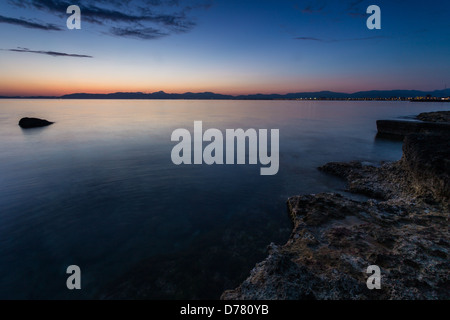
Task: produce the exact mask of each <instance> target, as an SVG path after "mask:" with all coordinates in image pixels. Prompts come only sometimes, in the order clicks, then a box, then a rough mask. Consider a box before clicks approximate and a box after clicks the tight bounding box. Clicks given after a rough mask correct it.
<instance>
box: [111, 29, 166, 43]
mask: <svg viewBox="0 0 450 320" xmlns="http://www.w3.org/2000/svg"><path fill="white" fill-rule="evenodd" d="M110 31H111V33H112V34H114V35H116V36H119V37H130V38H139V39H147V40H150V39H158V38H161V37H164V36H167V33H163V32H161V31H160V30H158V29H154V28H143V29H133V28H115V27H114V28H111V30H110Z"/></svg>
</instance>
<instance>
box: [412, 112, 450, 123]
mask: <svg viewBox="0 0 450 320" xmlns="http://www.w3.org/2000/svg"><path fill="white" fill-rule="evenodd" d="M416 118H417V119H418V120H421V121H428V122H448V123H450V111H436V112H423V113H421V114H419V115H418V116H417V117H416Z"/></svg>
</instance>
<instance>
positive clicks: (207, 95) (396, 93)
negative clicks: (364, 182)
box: [0, 89, 450, 100]
mask: <svg viewBox="0 0 450 320" xmlns="http://www.w3.org/2000/svg"><path fill="white" fill-rule="evenodd" d="M426 96H431V97H437V98H440V97H450V89H445V90H435V91H418V90H390V91H378V90H372V91H359V92H355V93H342V92H332V91H319V92H298V93H288V94H250V95H238V96H233V95H224V94H218V93H213V92H201V93H192V92H186V93H166V92H164V91H158V92H154V93H142V92H116V93H108V94H93V93H73V94H68V95H64V96H60V97H56V96H30V97H17V96H16V97H5V96H0V99H164V100H175V99H184V100H278V99H314V98H316V99H365V98H367V99H377V98H380V99H390V98H399V97H403V98H415V97H426Z"/></svg>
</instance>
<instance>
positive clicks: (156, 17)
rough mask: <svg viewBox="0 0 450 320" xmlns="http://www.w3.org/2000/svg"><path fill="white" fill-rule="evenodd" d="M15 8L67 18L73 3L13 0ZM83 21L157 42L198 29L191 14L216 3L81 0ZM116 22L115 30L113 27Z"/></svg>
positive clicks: (200, 0)
mask: <svg viewBox="0 0 450 320" xmlns="http://www.w3.org/2000/svg"><path fill="white" fill-rule="evenodd" d="M10 3H12V4H13V5H15V6H18V7H27V8H31V9H37V10H41V11H46V12H50V13H52V14H56V15H59V16H65V15H66V9H67V7H68V6H70V5H71V4H73V3H72V2H71V1H66V0H21V1H19V0H10ZM78 5H79V6H80V8H81V13H82V21H83V22H87V23H92V24H97V25H100V26H103V27H107V28H108V29H107V30H108V32H107V33H109V34H111V35H115V36H120V37H132V38H140V39H157V38H161V37H163V36H168V35H170V34H172V33H184V32H189V31H190V30H192V29H193V28H194V27H195V26H196V22H195V19H194V18H193V17H192V15H191V14H190V13H191V12H192V11H193V10H195V9H208V8H209V7H210V6H211V5H212V0H194V1H191V2H189V5H186V4H184V2H182V1H179V0H140V1H134V0H128V1H118V0H113V1H105V0H100V1H96V2H95V3H94V2H93V1H88V0H79V1H78ZM111 22H114V27H109V26H110V25H111Z"/></svg>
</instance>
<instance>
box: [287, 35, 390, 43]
mask: <svg viewBox="0 0 450 320" xmlns="http://www.w3.org/2000/svg"><path fill="white" fill-rule="evenodd" d="M387 38H388V37H385V36H371V37H361V38H347V39H325V38H315V37H295V38H294V39H295V40H302V41H318V42H345V41H367V40H377V39H387Z"/></svg>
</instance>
